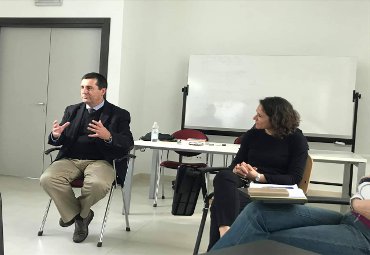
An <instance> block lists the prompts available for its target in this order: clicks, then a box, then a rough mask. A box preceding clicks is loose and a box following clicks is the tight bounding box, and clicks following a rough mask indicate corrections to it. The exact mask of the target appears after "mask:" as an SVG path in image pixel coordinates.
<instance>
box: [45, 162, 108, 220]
mask: <svg viewBox="0 0 370 255" xmlns="http://www.w3.org/2000/svg"><path fill="white" fill-rule="evenodd" d="M81 176H84V185H83V187H82V189H81V195H80V196H79V197H77V198H76V196H75V194H74V192H73V190H72V187H71V185H70V182H71V181H73V180H75V179H77V178H79V177H81ZM114 179H115V172H114V169H113V167H112V165H111V164H109V163H108V162H107V161H105V160H79V159H61V160H58V161H55V162H53V163H52V164H51V165H50V166H49V167H48V168H47V169H46V170H45V171H44V173H43V174H42V175H41V177H40V183H41V186H42V187H43V188H44V190H45V191H46V193H48V194H49V196H50V197H51V199H52V200H53V201H54V203H55V205H56V207H57V209H58V211H59V213H60V216H61V218H62V220H63V221H64V222H68V221H70V220H72V219H73V218H74V217H75V216H76V215H77V214H80V216H81V217H82V218H86V217H87V216H88V214H89V211H90V208H91V206H93V205H94V204H95V203H97V202H98V201H99V200H100V199H102V198H104V197H105V195H106V194H107V193H108V191H109V190H110V187H111V185H112V183H113V181H114Z"/></svg>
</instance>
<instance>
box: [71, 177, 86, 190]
mask: <svg viewBox="0 0 370 255" xmlns="http://www.w3.org/2000/svg"><path fill="white" fill-rule="evenodd" d="M71 186H72V187H73V188H81V187H83V186H84V180H83V179H82V178H79V179H76V180H73V181H72V182H71Z"/></svg>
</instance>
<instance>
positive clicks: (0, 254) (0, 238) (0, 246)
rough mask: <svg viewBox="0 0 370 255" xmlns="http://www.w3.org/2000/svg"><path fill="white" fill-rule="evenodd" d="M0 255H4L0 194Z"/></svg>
mask: <svg viewBox="0 0 370 255" xmlns="http://www.w3.org/2000/svg"><path fill="white" fill-rule="evenodd" d="M0 242H1V243H0V255H4V236H3V202H2V200H1V193H0Z"/></svg>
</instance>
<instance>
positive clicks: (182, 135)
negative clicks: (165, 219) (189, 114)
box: [153, 129, 208, 207]
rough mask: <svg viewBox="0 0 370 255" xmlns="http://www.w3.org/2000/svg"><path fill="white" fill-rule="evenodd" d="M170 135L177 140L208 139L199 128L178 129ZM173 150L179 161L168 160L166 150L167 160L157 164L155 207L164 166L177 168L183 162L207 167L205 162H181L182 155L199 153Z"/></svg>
mask: <svg viewBox="0 0 370 255" xmlns="http://www.w3.org/2000/svg"><path fill="white" fill-rule="evenodd" d="M172 136H173V137H174V138H175V139H177V140H187V139H200V140H205V141H208V137H207V136H206V135H205V134H204V133H203V132H201V131H199V130H195V129H182V130H178V131H176V132H175V133H173V134H172ZM175 152H176V153H177V154H179V155H180V157H179V161H172V160H168V156H169V151H167V160H165V161H162V162H161V163H160V164H159V166H160V167H159V171H158V172H157V182H156V187H155V195H154V204H153V207H157V200H158V189H159V181H160V175H162V177H163V176H164V168H169V169H175V170H177V169H178V167H179V166H180V165H184V164H186V165H189V166H192V167H207V163H186V162H182V158H183V157H195V156H198V155H199V154H200V153H196V152H185V151H175ZM207 160H208V155H207ZM207 160H206V161H207ZM164 198H165V196H164V182H163V178H162V199H164Z"/></svg>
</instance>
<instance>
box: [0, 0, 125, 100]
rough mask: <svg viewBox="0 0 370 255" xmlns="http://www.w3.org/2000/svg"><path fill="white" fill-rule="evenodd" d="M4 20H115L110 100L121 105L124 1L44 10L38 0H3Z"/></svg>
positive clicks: (73, 0)
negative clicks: (37, 3)
mask: <svg viewBox="0 0 370 255" xmlns="http://www.w3.org/2000/svg"><path fill="white" fill-rule="evenodd" d="M0 17H2V18H32V17H38V18H71V17H78V18H111V29H110V42H109V60H108V76H109V93H108V95H107V99H108V100H109V101H111V102H112V103H115V104H118V102H119V91H120V87H121V86H120V80H121V58H122V22H123V0H89V1H86V0H64V1H63V5H62V6H42V7H40V6H35V4H34V0H0ZM81 61H83V60H81ZM77 93H78V92H77Z"/></svg>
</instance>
